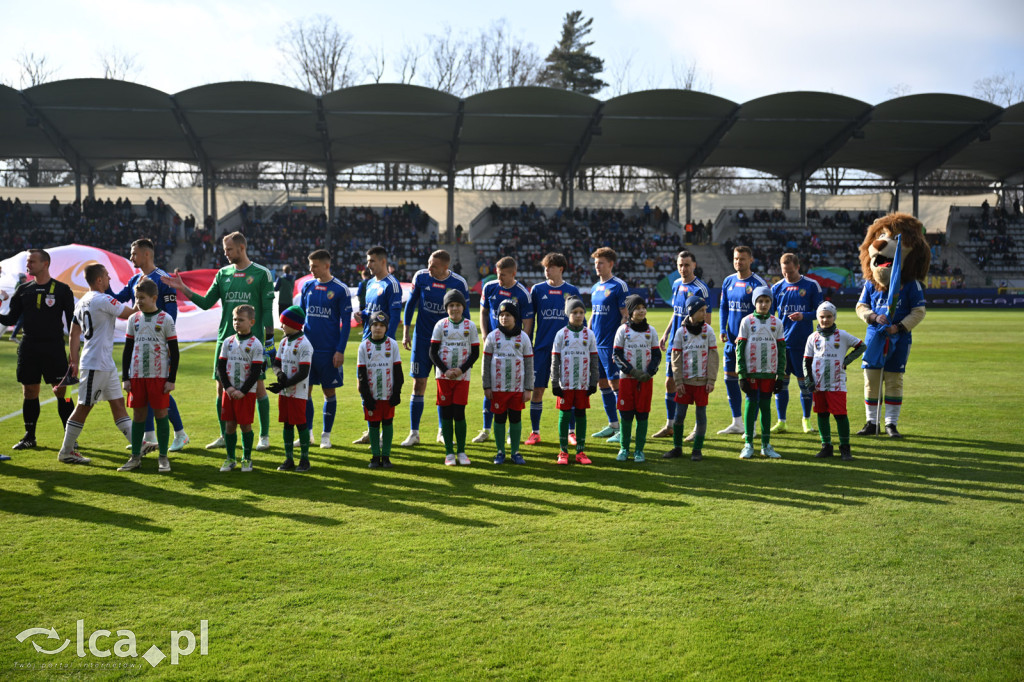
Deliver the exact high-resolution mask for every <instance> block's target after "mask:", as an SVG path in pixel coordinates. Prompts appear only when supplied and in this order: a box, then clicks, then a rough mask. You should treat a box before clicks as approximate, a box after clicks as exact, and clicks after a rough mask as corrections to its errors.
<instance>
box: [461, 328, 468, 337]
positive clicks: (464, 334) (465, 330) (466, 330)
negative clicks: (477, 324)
mask: <svg viewBox="0 0 1024 682" xmlns="http://www.w3.org/2000/svg"><path fill="white" fill-rule="evenodd" d="M462 335H463V336H465V337H466V338H467V339H468V338H469V330H468V329H464V330H463V331H462Z"/></svg>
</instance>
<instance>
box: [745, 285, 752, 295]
mask: <svg viewBox="0 0 1024 682" xmlns="http://www.w3.org/2000/svg"><path fill="white" fill-rule="evenodd" d="M743 291H745V292H747V293H748V294H752V293H754V287H752V286H750V285H749V284H747V285H746V286H745V287H744V289H743Z"/></svg>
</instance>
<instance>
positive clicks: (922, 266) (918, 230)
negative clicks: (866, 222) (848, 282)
mask: <svg viewBox="0 0 1024 682" xmlns="http://www.w3.org/2000/svg"><path fill="white" fill-rule="evenodd" d="M897 236H902V237H903V239H902V244H903V249H902V264H901V266H900V267H901V268H902V269H901V271H900V273H901V276H900V280H902V281H901V282H899V284H898V285H897V286H902V285H904V284H906V283H907V282H911V281H913V280H923V279H924V278H925V276H926V275H927V274H928V266H929V265H931V260H932V252H931V249H930V248H928V243H927V242H926V241H925V240H924V226H923V225H922V224H921V221H920V220H918V219H917V218H915V217H914V216H912V215H909V214H907V213H890V214H889V215H887V216H883V217H881V218H879V219H878V220H876V221H875V222H873V223H872V224H871V227H869V228H868V232H867V234H866V235H865V236H864V243H862V244H861V245H860V267H861V271H862V273H863V275H864V281H871V282H874V284H875V288H876V289H882V290H885V291H888V290H889V275H890V274H892V264H893V258H894V257H895V256H896V237H897Z"/></svg>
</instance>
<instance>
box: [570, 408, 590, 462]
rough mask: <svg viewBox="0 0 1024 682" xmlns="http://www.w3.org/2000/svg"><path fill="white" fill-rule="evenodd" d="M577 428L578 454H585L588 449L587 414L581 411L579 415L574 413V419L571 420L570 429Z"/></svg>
mask: <svg viewBox="0 0 1024 682" xmlns="http://www.w3.org/2000/svg"><path fill="white" fill-rule="evenodd" d="M573 427H576V428H577V431H576V452H583V451H584V450H586V448H587V413H586V411H584V410H580V411H579V414H576V411H575V410H574V411H573V414H572V419H570V420H569V428H570V429H571V428H573Z"/></svg>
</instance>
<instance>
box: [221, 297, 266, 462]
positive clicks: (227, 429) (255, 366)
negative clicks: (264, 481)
mask: <svg viewBox="0 0 1024 682" xmlns="http://www.w3.org/2000/svg"><path fill="white" fill-rule="evenodd" d="M231 324H232V326H233V328H234V330H235V334H234V335H232V336H229V337H228V338H226V339H224V343H222V344H221V346H220V352H219V353H218V354H217V377H218V381H219V382H220V385H221V386H222V387H223V389H224V399H222V400H221V408H220V418H221V421H223V422H224V445H225V447H226V449H227V451H228V456H227V459H225V460H224V464H222V465H221V467H220V470H221V471H231V470H232V469H234V468H235V465H236V461H235V448H236V447H237V446H238V433H237V432H236V431H237V429H238V428H239V427H241V430H242V471H245V472H248V471H252V441H253V433H252V422H253V419H254V418H255V415H256V400H257V390H258V387H257V383H258V382H259V381H260V377H261V376H262V375H263V344H262V343H260V340H259V339H258V338H256V335H255V334H253V333H252V328H253V326H254V325H255V324H256V309H255V308H254V307H252V306H251V305H248V304H246V305H240V306H238V307H236V308H235V309H234V311H233V312H232V314H231ZM271 331H273V330H271Z"/></svg>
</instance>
